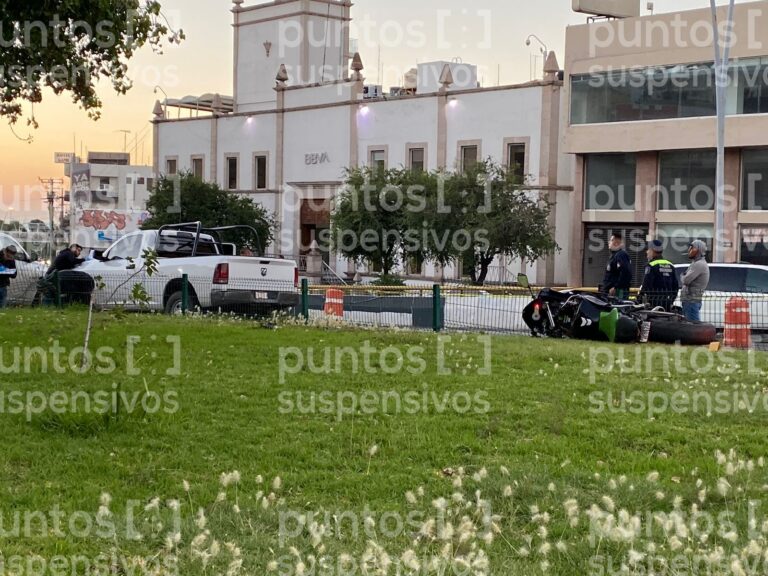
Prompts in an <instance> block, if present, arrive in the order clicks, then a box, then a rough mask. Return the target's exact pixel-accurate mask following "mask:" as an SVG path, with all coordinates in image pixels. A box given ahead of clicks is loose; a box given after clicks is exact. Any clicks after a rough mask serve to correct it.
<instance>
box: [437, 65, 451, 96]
mask: <svg viewBox="0 0 768 576" xmlns="http://www.w3.org/2000/svg"><path fill="white" fill-rule="evenodd" d="M440 84H441V86H440V92H447V91H448V88H449V87H450V86H451V84H453V72H451V66H450V64H446V65H445V66H443V71H442V72H441V73H440Z"/></svg>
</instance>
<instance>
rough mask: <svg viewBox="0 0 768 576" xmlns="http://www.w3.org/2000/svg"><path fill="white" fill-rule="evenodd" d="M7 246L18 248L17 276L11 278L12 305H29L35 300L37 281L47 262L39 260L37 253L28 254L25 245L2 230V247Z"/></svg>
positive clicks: (0, 242)
mask: <svg viewBox="0 0 768 576" xmlns="http://www.w3.org/2000/svg"><path fill="white" fill-rule="evenodd" d="M6 246H14V247H15V248H16V270H17V272H16V278H14V279H13V280H11V286H10V289H9V291H8V303H9V304H10V305H20V304H22V305H26V306H29V305H31V304H32V303H33V302H34V301H35V295H36V294H37V281H38V280H39V279H40V278H41V277H42V276H43V274H45V264H43V263H42V262H38V261H37V255H36V254H32V255H30V254H28V253H27V251H26V250H24V247H23V246H22V245H21V244H20V243H19V242H18V241H17V240H16V239H15V238H14V237H13V236H11V235H9V234H6V233H4V232H0V249H2V248H5V247H6Z"/></svg>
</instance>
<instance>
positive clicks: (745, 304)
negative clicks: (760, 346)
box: [724, 296, 752, 348]
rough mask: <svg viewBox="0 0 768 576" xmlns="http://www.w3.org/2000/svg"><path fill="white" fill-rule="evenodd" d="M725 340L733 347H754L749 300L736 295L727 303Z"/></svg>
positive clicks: (726, 343)
mask: <svg viewBox="0 0 768 576" xmlns="http://www.w3.org/2000/svg"><path fill="white" fill-rule="evenodd" d="M724 341H725V345H726V346H730V347H731V348H751V347H752V315H751V313H750V311H749V301H748V300H745V299H744V298H739V297H737V296H734V297H733V298H731V299H730V300H728V302H727V303H726V305H725V335H724Z"/></svg>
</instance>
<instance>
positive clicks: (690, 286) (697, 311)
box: [681, 240, 709, 322]
mask: <svg viewBox="0 0 768 576" xmlns="http://www.w3.org/2000/svg"><path fill="white" fill-rule="evenodd" d="M706 256H707V245H706V244H705V243H704V242H702V241H701V240H694V241H693V242H691V244H690V245H689V246H688V258H690V259H691V260H692V262H691V265H690V266H689V267H688V270H686V271H685V272H684V273H683V276H682V277H681V280H682V282H683V289H682V294H681V299H682V302H683V316H685V318H686V319H687V320H691V321H693V322H700V321H701V301H702V299H703V298H704V292H705V291H706V290H707V286H709V264H707V260H706Z"/></svg>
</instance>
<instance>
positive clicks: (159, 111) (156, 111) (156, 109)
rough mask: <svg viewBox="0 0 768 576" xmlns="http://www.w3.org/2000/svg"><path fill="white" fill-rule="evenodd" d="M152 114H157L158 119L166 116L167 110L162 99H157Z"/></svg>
mask: <svg viewBox="0 0 768 576" xmlns="http://www.w3.org/2000/svg"><path fill="white" fill-rule="evenodd" d="M152 114H154V115H155V119H156V120H160V119H161V118H165V110H164V109H163V105H162V104H161V103H160V100H155V107H154V108H153V110H152Z"/></svg>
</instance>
